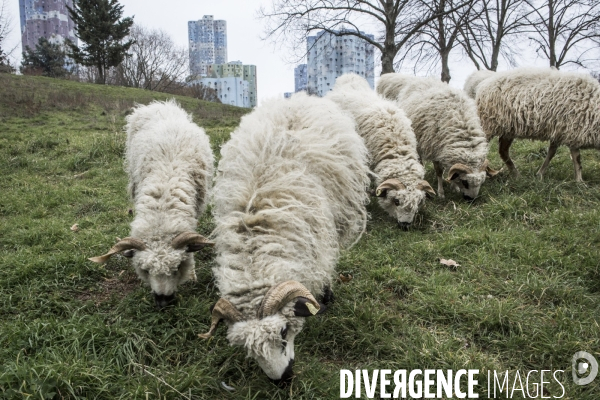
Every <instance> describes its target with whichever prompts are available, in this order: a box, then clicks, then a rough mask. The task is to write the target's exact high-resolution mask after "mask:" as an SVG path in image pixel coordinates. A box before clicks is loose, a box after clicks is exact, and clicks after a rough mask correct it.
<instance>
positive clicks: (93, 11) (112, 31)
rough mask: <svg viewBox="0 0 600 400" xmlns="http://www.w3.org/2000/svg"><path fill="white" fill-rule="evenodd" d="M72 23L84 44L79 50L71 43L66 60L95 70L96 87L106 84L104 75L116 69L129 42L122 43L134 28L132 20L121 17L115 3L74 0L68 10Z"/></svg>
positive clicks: (111, 1)
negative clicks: (109, 70)
mask: <svg viewBox="0 0 600 400" xmlns="http://www.w3.org/2000/svg"><path fill="white" fill-rule="evenodd" d="M67 8H68V10H69V15H70V16H71V19H73V22H75V35H76V36H77V37H78V38H79V39H80V40H81V41H82V42H83V46H82V48H81V49H80V48H79V47H77V46H76V45H75V44H73V43H72V42H70V41H69V42H67V43H68V46H69V48H70V50H71V51H70V53H69V57H72V58H73V60H75V62H76V63H78V64H82V65H85V66H94V67H96V69H97V70H98V75H97V80H96V82H97V83H102V84H104V83H106V72H107V70H108V69H109V68H111V67H116V66H117V65H119V64H120V63H121V62H122V61H123V59H124V58H125V56H126V55H127V50H129V48H130V47H131V45H132V44H133V41H132V40H128V41H126V42H124V43H123V39H124V38H125V37H126V36H127V35H128V34H129V29H130V28H131V25H133V18H130V17H126V18H123V19H121V16H122V15H123V6H122V5H120V4H119V3H118V1H117V0H74V2H73V8H71V7H69V6H67Z"/></svg>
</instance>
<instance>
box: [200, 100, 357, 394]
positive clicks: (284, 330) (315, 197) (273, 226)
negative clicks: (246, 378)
mask: <svg viewBox="0 0 600 400" xmlns="http://www.w3.org/2000/svg"><path fill="white" fill-rule="evenodd" d="M221 154H222V158H221V160H220V162H219V166H218V168H217V178H216V181H215V187H214V190H213V200H214V204H215V207H214V209H213V212H214V217H215V222H216V228H215V230H214V232H213V236H214V237H215V244H216V251H217V258H216V262H217V264H218V266H216V267H215V268H213V273H214V276H215V279H216V283H217V286H218V288H219V291H220V294H221V298H220V300H219V301H218V302H217V303H216V304H215V305H214V307H213V309H212V322H211V327H210V330H209V331H208V333H206V334H204V335H199V336H200V337H202V338H208V337H210V336H212V335H213V334H214V332H215V330H216V328H217V324H218V322H219V321H220V320H225V321H226V322H227V324H228V334H227V338H228V340H229V342H230V343H231V344H232V345H238V346H244V347H245V349H246V351H247V354H248V356H249V357H252V358H254V359H255V360H256V361H257V362H258V364H259V365H260V367H261V368H262V369H263V371H264V372H265V373H266V374H267V376H268V377H269V378H271V379H272V380H274V381H276V382H277V383H278V384H283V383H286V382H287V381H289V380H290V379H291V377H292V365H293V363H294V338H295V337H296V335H297V334H298V333H299V332H300V331H301V329H302V326H303V324H304V317H309V316H312V315H315V314H317V313H321V312H323V311H324V309H325V305H324V304H321V303H319V302H318V301H317V300H316V299H315V296H318V295H319V294H321V293H324V292H326V293H328V290H327V288H328V287H329V286H330V285H331V283H332V281H333V278H334V269H335V264H336V261H337V258H338V253H339V251H340V249H341V248H343V247H346V246H349V245H352V244H353V243H355V242H356V241H357V240H358V239H359V238H360V236H361V234H362V233H363V231H364V230H365V226H366V221H367V212H366V208H365V204H366V203H367V202H368V194H367V191H366V189H367V187H368V185H369V176H368V167H367V163H368V159H367V150H366V148H365V145H364V143H363V141H362V139H361V138H360V136H359V135H358V134H357V133H356V131H355V130H354V123H353V121H352V120H351V119H350V118H349V117H348V116H346V115H345V114H344V113H343V112H342V110H340V109H339V108H338V107H337V106H336V105H335V104H334V103H333V102H331V101H329V100H326V99H321V98H317V97H311V96H307V95H306V94H304V93H297V94H295V95H293V96H292V97H291V98H290V99H286V100H283V99H281V100H272V101H270V102H267V103H265V104H263V105H261V106H259V107H258V108H256V109H255V110H254V111H253V112H252V113H251V114H249V115H246V116H244V117H243V118H242V122H241V124H240V126H239V127H238V128H237V129H236V131H235V132H233V133H232V135H231V140H230V141H229V142H227V143H226V144H225V145H224V146H223V148H222V150H221ZM327 297H329V296H324V298H323V299H322V300H323V302H324V303H326V302H327Z"/></svg>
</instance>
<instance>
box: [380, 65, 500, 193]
mask: <svg viewBox="0 0 600 400" xmlns="http://www.w3.org/2000/svg"><path fill="white" fill-rule="evenodd" d="M377 92H378V93H380V94H381V95H383V97H385V98H388V99H392V100H396V101H397V103H398V104H399V105H400V108H402V109H403V110H404V112H405V113H406V116H407V117H408V118H409V119H410V120H411V122H412V128H413V130H414V132H415V136H416V137H417V151H418V152H419V155H420V156H421V160H423V161H425V160H431V161H433V166H434V168H435V172H436V175H437V180H438V196H440V197H444V187H443V173H444V170H446V171H448V178H447V180H448V181H449V182H451V184H452V186H453V187H454V188H455V189H456V190H458V191H460V192H462V194H463V197H464V198H465V200H473V199H474V198H475V197H477V195H478V194H479V189H480V187H481V185H482V184H483V182H484V181H485V178H486V176H494V175H496V174H497V173H498V172H497V171H494V170H492V169H491V168H490V167H489V166H488V160H487V159H486V156H487V152H488V142H487V140H486V138H485V135H484V133H483V130H482V129H481V125H480V122H479V117H477V111H476V108H475V103H474V102H473V100H471V99H469V98H468V97H467V96H466V95H465V94H464V92H463V91H461V90H459V89H454V88H452V87H450V86H449V85H448V84H446V83H444V82H441V81H439V80H436V79H434V78H421V77H415V76H408V75H401V74H385V75H382V76H381V78H379V83H378V85H377Z"/></svg>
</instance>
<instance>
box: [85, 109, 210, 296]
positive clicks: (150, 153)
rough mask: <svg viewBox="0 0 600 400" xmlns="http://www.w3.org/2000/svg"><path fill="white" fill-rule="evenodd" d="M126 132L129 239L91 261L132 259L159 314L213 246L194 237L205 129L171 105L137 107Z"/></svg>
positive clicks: (204, 185)
mask: <svg viewBox="0 0 600 400" xmlns="http://www.w3.org/2000/svg"><path fill="white" fill-rule="evenodd" d="M126 128H127V150H126V161H125V168H126V170H127V173H128V175H129V194H130V196H131V199H132V200H133V202H134V203H135V219H134V220H133V222H132V223H131V237H128V238H125V239H123V240H120V241H119V242H118V243H117V244H116V245H114V246H113V247H112V248H111V249H110V250H109V252H108V253H107V254H105V255H103V256H100V257H94V258H90V260H91V261H94V262H98V263H104V262H106V261H108V259H109V258H110V257H111V256H112V255H114V254H116V253H121V254H122V255H123V256H125V257H129V258H131V260H132V263H133V266H134V267H135V270H136V272H137V274H138V276H139V277H140V279H141V280H142V281H144V282H145V283H147V284H149V285H150V287H151V288H152V292H153V294H154V299H155V302H156V305H157V306H158V307H161V308H162V307H164V306H166V305H168V304H170V303H172V302H173V301H174V300H175V291H176V290H177V286H178V285H179V284H181V283H183V282H186V281H188V280H190V279H191V280H195V279H196V272H195V271H194V255H193V252H195V251H198V250H200V249H201V248H203V247H204V246H207V245H212V244H213V243H210V242H208V241H207V240H206V238H204V237H203V236H202V235H200V234H198V233H196V232H195V230H196V226H197V217H198V214H199V213H202V212H203V211H204V208H205V203H206V199H207V193H208V190H209V189H210V184H211V179H212V173H213V163H214V158H213V154H212V150H211V148H210V143H209V141H208V136H206V133H204V130H203V129H202V128H199V127H198V126H197V125H195V124H194V123H193V122H192V118H191V117H190V116H189V115H188V114H187V113H186V112H185V111H184V110H183V109H181V108H180V107H179V106H178V105H177V103H176V102H175V101H167V102H153V103H151V104H150V105H147V106H139V107H137V108H136V109H135V111H134V112H133V114H131V115H130V116H128V117H127V127H126Z"/></svg>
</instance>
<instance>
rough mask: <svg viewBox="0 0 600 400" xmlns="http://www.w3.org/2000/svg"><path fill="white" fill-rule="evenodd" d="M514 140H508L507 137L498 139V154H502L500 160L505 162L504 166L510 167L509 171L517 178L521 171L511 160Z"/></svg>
mask: <svg viewBox="0 0 600 400" xmlns="http://www.w3.org/2000/svg"><path fill="white" fill-rule="evenodd" d="M513 140H514V139H512V138H511V139H508V138H505V137H500V138H498V144H499V148H498V153H500V158H501V159H502V161H504V164H506V166H507V167H508V170H509V171H510V172H511V173H512V174H513V175H515V176H519V171H517V168H516V167H515V163H513V161H512V160H511V159H510V154H509V150H510V145H511V144H512V142H513Z"/></svg>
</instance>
